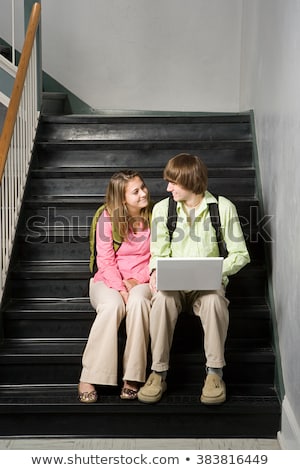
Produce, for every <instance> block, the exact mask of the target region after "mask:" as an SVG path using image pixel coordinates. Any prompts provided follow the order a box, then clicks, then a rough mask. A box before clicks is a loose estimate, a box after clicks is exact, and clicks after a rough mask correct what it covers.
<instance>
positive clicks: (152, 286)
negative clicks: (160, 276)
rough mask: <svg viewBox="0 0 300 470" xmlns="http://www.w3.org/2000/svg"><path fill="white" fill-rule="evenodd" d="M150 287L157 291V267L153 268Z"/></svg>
mask: <svg viewBox="0 0 300 470" xmlns="http://www.w3.org/2000/svg"><path fill="white" fill-rule="evenodd" d="M149 285H150V289H151V290H152V292H157V289H156V269H153V271H152V273H151V274H150V281H149Z"/></svg>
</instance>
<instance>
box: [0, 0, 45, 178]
mask: <svg viewBox="0 0 300 470" xmlns="http://www.w3.org/2000/svg"><path fill="white" fill-rule="evenodd" d="M40 17H41V5H40V3H35V4H34V5H33V7H32V10H31V15H30V19H29V22H28V27H27V32H26V36H25V40H24V46H23V50H22V54H21V57H20V62H19V65H18V69H17V74H16V78H15V81H14V86H13V89H12V94H11V98H10V102H9V105H8V108H7V112H6V117H5V121H4V124H3V129H2V133H1V138H0V184H1V181H2V176H3V173H4V168H5V164H6V159H7V154H8V151H9V147H10V143H11V139H12V135H13V131H14V126H15V122H16V118H17V114H18V109H19V105H20V101H21V97H22V92H23V87H24V82H25V78H26V73H27V69H28V64H29V60H30V56H31V52H32V48H33V45H34V40H35V35H36V32H37V29H38V26H39V22H40Z"/></svg>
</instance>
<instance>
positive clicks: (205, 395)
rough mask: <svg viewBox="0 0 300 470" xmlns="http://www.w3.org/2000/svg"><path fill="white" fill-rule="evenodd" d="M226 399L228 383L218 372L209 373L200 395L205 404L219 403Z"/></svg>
mask: <svg viewBox="0 0 300 470" xmlns="http://www.w3.org/2000/svg"><path fill="white" fill-rule="evenodd" d="M225 400H226V385H225V383H224V381H223V380H222V379H221V377H219V375H217V374H208V375H207V376H206V380H205V384H204V387H203V389H202V395H201V397H200V401H201V403H204V404H205V405H219V404H220V403H224V401H225Z"/></svg>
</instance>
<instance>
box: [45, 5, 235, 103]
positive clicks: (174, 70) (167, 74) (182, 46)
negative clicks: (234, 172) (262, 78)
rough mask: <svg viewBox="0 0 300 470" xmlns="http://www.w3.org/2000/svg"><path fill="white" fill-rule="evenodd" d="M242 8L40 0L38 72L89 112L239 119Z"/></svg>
mask: <svg viewBox="0 0 300 470" xmlns="http://www.w3.org/2000/svg"><path fill="white" fill-rule="evenodd" d="M241 11H242V2H241V0H226V2H224V0H209V1H208V0H85V1H84V2H83V1H81V0H42V38H43V69H44V70H45V71H46V72H47V73H48V74H49V75H51V76H52V77H54V78H55V79H56V80H57V81H58V82H60V83H62V84H63V85H64V86H65V87H66V88H68V89H69V90H70V91H72V92H73V93H74V94H75V95H76V96H77V97H79V98H80V99H81V100H83V101H84V102H86V103H87V104H88V105H89V106H90V107H92V108H95V109H99V110H100V109H101V110H104V109H110V110H113V109H125V110H128V109H129V110H132V109H135V110H178V111H183V110H188V111H222V112H223V111H237V110H238V106H239V80H240V77H239V71H240V37H241V36H240V35H241V30H240V28H241Z"/></svg>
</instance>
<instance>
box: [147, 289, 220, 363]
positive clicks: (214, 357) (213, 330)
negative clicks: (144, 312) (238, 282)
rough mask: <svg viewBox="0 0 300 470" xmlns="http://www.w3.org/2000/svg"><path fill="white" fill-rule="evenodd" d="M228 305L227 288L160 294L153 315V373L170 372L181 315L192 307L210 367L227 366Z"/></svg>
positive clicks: (151, 326)
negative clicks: (171, 353)
mask: <svg viewBox="0 0 300 470" xmlns="http://www.w3.org/2000/svg"><path fill="white" fill-rule="evenodd" d="M228 304H229V301H228V300H227V299H226V297H225V290H224V289H223V288H222V289H220V290H216V291H189V292H186V291H158V292H157V293H156V294H155V295H154V296H153V298H152V308H151V314H150V337H151V350H152V367H151V368H152V370H155V371H157V372H163V371H166V370H168V368H169V358H170V349H171V346H172V341H173V334H174V329H175V326H176V322H177V318H178V315H179V313H180V312H181V311H182V310H184V309H187V308H190V307H192V308H193V311H194V314H195V315H197V316H199V317H200V320H201V322H202V326H203V331H204V352H205V356H206V366H207V367H218V368H220V367H223V366H224V365H225V358H224V346H225V340H226V336H227V329H228V323H229V313H228Z"/></svg>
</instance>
